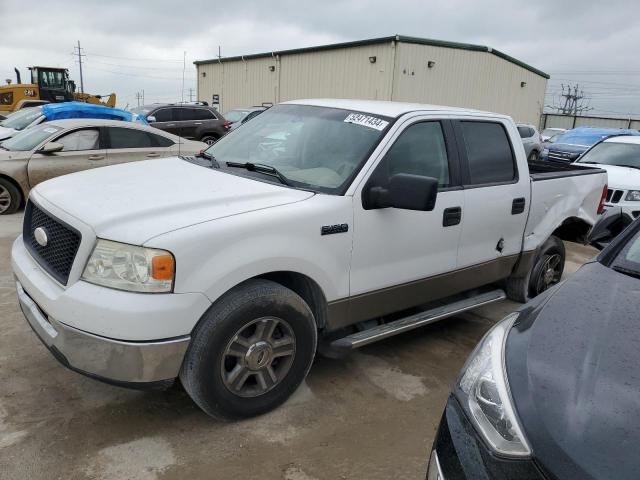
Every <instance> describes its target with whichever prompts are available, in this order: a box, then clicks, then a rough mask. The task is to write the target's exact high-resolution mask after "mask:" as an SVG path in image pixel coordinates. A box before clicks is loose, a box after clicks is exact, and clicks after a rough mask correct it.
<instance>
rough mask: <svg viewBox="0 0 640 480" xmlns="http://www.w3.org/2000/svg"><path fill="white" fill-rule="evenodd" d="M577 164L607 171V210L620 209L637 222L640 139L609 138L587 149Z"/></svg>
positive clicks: (627, 137)
mask: <svg viewBox="0 0 640 480" xmlns="http://www.w3.org/2000/svg"><path fill="white" fill-rule="evenodd" d="M577 164H579V165H594V166H595V167H597V168H601V169H603V170H606V171H607V175H608V177H609V180H608V185H609V189H608V190H607V198H606V200H605V206H606V207H607V208H610V207H614V206H617V207H621V208H622V212H623V213H624V214H625V215H629V216H630V217H631V218H634V219H635V218H637V217H638V216H640V137H637V136H622V137H609V138H607V139H606V140H603V141H601V142H599V143H597V144H595V145H594V146H593V147H591V148H590V149H589V150H587V151H586V152H585V153H584V154H583V155H582V156H581V157H580V159H579V160H578V161H577Z"/></svg>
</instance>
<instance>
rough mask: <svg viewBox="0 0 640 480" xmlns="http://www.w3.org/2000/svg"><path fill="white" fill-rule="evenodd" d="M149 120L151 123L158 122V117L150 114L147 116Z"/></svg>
mask: <svg viewBox="0 0 640 480" xmlns="http://www.w3.org/2000/svg"><path fill="white" fill-rule="evenodd" d="M147 122H149V123H153V122H157V120H156V117H154V116H153V115H149V116H148V117H147Z"/></svg>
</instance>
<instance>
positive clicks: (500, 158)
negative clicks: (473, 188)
mask: <svg viewBox="0 0 640 480" xmlns="http://www.w3.org/2000/svg"><path fill="white" fill-rule="evenodd" d="M460 125H461V127H462V134H463V136H464V143H465V148H466V151H467V161H468V163H469V176H470V182H471V184H483V183H499V182H509V181H512V180H514V179H515V178H516V167H515V159H514V158H513V151H512V150H511V143H510V142H509V137H508V136H507V132H506V131H505V129H504V127H503V126H502V124H500V123H495V122H464V121H463V122H460Z"/></svg>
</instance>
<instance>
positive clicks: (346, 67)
mask: <svg viewBox="0 0 640 480" xmlns="http://www.w3.org/2000/svg"><path fill="white" fill-rule="evenodd" d="M369 57H376V61H375V63H371V62H370V60H369ZM428 61H433V62H435V65H434V66H433V68H428V66H427V65H428ZM394 64H395V72H394ZM270 67H272V68H274V71H273V72H272V71H270ZM203 72H204V73H206V76H205V77H203V76H202V73H203ZM521 82H526V86H525V87H521V86H520V84H521ZM545 88H546V79H545V78H543V77H541V76H539V75H537V74H535V73H533V72H531V71H529V70H527V69H525V68H522V67H520V66H518V65H515V64H513V63H510V62H507V61H506V60H504V59H502V58H499V57H497V56H495V55H492V54H490V53H487V52H479V51H470V50H461V49H454V48H444V47H435V46H430V45H420V44H410V43H402V42H400V43H394V42H388V43H380V44H373V45H365V46H357V47H350V48H342V49H336V50H323V51H311V52H304V53H294V54H287V55H284V56H282V57H279V58H278V57H276V56H274V57H266V58H264V57H263V58H254V59H249V60H246V61H241V60H234V61H227V62H225V61H224V59H223V60H222V63H209V64H203V65H198V99H199V100H205V101H208V102H211V96H212V95H213V94H219V95H220V100H221V104H220V109H221V110H222V111H223V112H224V111H227V110H230V109H232V108H237V107H245V106H250V105H260V104H261V103H262V102H273V103H277V102H282V101H286V100H294V99H300V98H322V97H331V98H362V99H374V100H375V99H378V100H396V101H409V102H421V103H432V104H440V105H450V106H458V107H468V108H476V109H481V110H488V111H493V112H499V113H505V114H508V115H511V116H512V117H513V118H514V120H516V121H520V122H529V123H533V124H538V121H539V118H540V113H541V111H542V104H543V103H542V102H543V100H544V91H545Z"/></svg>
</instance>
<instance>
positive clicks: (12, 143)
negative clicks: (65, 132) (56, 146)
mask: <svg viewBox="0 0 640 480" xmlns="http://www.w3.org/2000/svg"><path fill="white" fill-rule="evenodd" d="M60 130H62V129H61V128H60V127H54V126H52V125H49V124H46V123H45V124H43V125H38V126H35V127H33V128H30V129H28V130H25V131H24V132H20V133H17V134H15V135H14V136H13V137H11V138H9V139H7V140H5V141H4V142H2V143H0V147H2V148H4V149H5V150H11V151H19V152H27V151H30V150H33V149H34V148H36V147H37V146H38V145H40V144H41V143H42V142H44V141H45V140H46V139H47V138H49V137H51V136H53V134H54V133H56V132H59V131H60Z"/></svg>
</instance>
